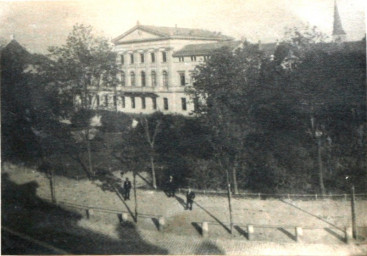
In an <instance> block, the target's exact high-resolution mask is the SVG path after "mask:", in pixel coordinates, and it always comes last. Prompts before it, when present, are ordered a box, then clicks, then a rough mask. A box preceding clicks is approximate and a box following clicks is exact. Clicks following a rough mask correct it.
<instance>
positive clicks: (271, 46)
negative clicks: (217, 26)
mask: <svg viewBox="0 0 367 256" xmlns="http://www.w3.org/2000/svg"><path fill="white" fill-rule="evenodd" d="M242 43H243V42H242V41H223V42H217V43H208V44H189V45H186V46H184V47H183V48H182V49H180V50H178V51H176V52H174V53H173V57H185V56H205V55H210V54H211V52H212V51H214V50H217V49H220V48H222V47H228V48H230V49H233V50H234V49H236V48H238V47H241V45H242ZM276 47H277V44H276V43H267V44H259V50H261V51H263V52H265V53H266V54H272V53H274V51H275V48H276Z"/></svg>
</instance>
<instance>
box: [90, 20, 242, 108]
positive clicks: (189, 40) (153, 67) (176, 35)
mask: <svg viewBox="0 0 367 256" xmlns="http://www.w3.org/2000/svg"><path fill="white" fill-rule="evenodd" d="M113 43H114V45H115V46H114V51H115V52H116V53H117V64H118V67H119V69H120V75H119V81H120V82H119V85H118V86H117V88H110V89H109V88H104V89H103V90H102V91H98V92H96V91H95V92H93V89H91V94H90V102H92V104H93V105H94V107H95V106H96V105H98V106H99V108H102V109H103V108H104V109H115V110H116V109H117V110H118V111H123V112H126V113H145V114H149V113H153V112H155V111H161V112H163V113H172V114H183V115H189V114H190V113H191V112H192V111H193V109H194V104H193V101H192V100H191V99H190V97H189V95H187V94H186V93H185V89H186V88H187V87H188V86H190V85H191V84H192V74H193V71H194V69H195V67H196V66H197V65H198V64H200V63H202V62H203V61H204V60H205V59H206V58H208V57H209V55H210V52H211V51H212V50H214V49H217V48H220V47H223V46H229V47H233V48H235V47H237V46H239V45H240V44H241V42H240V41H234V40H233V38H231V37H228V36H225V35H221V33H219V32H211V31H207V30H202V29H189V28H179V27H157V26H145V25H140V24H139V23H137V25H136V26H134V27H133V28H131V29H130V30H128V31H127V32H125V33H124V34H122V35H120V36H118V37H117V38H115V39H113Z"/></svg>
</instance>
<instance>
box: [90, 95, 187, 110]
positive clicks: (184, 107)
mask: <svg viewBox="0 0 367 256" xmlns="http://www.w3.org/2000/svg"><path fill="white" fill-rule="evenodd" d="M140 98H141V108H142V109H146V98H145V97H140ZM92 99H93V96H92V95H89V104H90V105H92ZM108 99H109V97H108V95H105V96H104V106H105V107H108V106H109V105H110V104H109V102H108ZM120 99H121V107H122V108H126V103H125V96H121V97H120ZM130 102H131V108H136V104H135V97H130ZM152 102H153V109H157V98H152ZM96 104H97V106H100V96H99V95H96ZM117 105H118V103H117V96H116V95H114V96H113V106H114V107H117ZM181 108H182V110H187V102H186V98H181ZM163 109H164V110H168V109H169V106H168V98H163Z"/></svg>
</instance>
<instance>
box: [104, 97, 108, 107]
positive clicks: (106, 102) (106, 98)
mask: <svg viewBox="0 0 367 256" xmlns="http://www.w3.org/2000/svg"><path fill="white" fill-rule="evenodd" d="M104 105H105V106H106V107H108V95H105V96H104Z"/></svg>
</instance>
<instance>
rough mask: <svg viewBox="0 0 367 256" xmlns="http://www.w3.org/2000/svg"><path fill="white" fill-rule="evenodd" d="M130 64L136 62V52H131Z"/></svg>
mask: <svg viewBox="0 0 367 256" xmlns="http://www.w3.org/2000/svg"><path fill="white" fill-rule="evenodd" d="M130 64H134V54H133V53H130Z"/></svg>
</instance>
